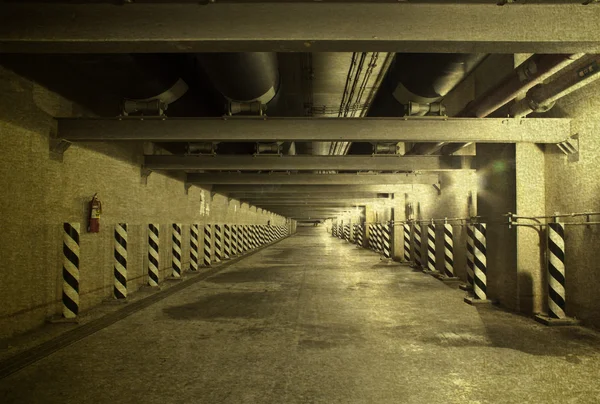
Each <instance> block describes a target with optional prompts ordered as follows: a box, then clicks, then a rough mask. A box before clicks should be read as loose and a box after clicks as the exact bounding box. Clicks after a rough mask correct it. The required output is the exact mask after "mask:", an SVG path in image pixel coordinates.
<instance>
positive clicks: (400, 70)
mask: <svg viewBox="0 0 600 404" xmlns="http://www.w3.org/2000/svg"><path fill="white" fill-rule="evenodd" d="M486 57H487V54H480V53H475V54H443V53H440V54H431V53H398V54H396V58H395V60H394V62H393V64H392V66H391V67H390V69H389V72H388V75H387V77H386V78H385V80H384V83H383V84H382V86H381V88H380V91H379V92H378V93H377V96H376V97H375V99H374V101H373V105H372V106H371V108H370V109H369V113H368V116H375V117H377V116H404V115H405V114H406V107H407V106H408V105H409V103H412V102H417V103H420V104H431V103H434V102H438V101H440V100H441V99H442V98H443V97H444V96H445V95H446V94H448V93H449V92H450V91H451V90H452V89H453V88H455V87H456V86H457V85H458V84H459V83H460V82H461V81H462V80H464V79H465V78H466V77H467V76H468V75H469V74H470V73H471V72H472V71H473V69H475V67H477V66H478V65H479V63H481V62H482V61H483V60H484V59H485V58H486ZM429 147H430V144H429V143H417V144H416V145H415V147H414V148H413V149H411V150H410V151H409V152H408V153H407V154H421V153H420V151H421V150H425V151H427V150H428V149H429Z"/></svg>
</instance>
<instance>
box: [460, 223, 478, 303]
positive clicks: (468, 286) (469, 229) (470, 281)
mask: <svg viewBox="0 0 600 404" xmlns="http://www.w3.org/2000/svg"><path fill="white" fill-rule="evenodd" d="M473 237H474V236H473V225H472V224H468V225H467V263H466V270H467V284H466V285H462V286H461V287H460V288H461V289H462V290H466V291H467V292H472V291H473V284H474V281H473V276H474V271H475V264H474V262H473V261H474V258H475V257H474V255H473V248H474V247H473V245H474V240H473Z"/></svg>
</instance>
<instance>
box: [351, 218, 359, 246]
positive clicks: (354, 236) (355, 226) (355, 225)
mask: <svg viewBox="0 0 600 404" xmlns="http://www.w3.org/2000/svg"><path fill="white" fill-rule="evenodd" d="M357 228H358V225H357V224H356V223H354V224H353V225H352V240H354V244H356V238H357V237H358V236H357V232H358V231H357Z"/></svg>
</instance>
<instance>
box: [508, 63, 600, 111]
mask: <svg viewBox="0 0 600 404" xmlns="http://www.w3.org/2000/svg"><path fill="white" fill-rule="evenodd" d="M599 73H600V55H586V56H584V57H582V58H581V59H579V60H578V61H577V63H574V64H573V65H572V66H570V67H569V68H568V69H565V70H564V72H562V73H561V74H560V75H559V77H557V78H556V79H555V80H552V81H551V82H550V83H548V84H542V85H539V86H536V87H534V88H532V89H531V90H530V91H528V92H527V94H526V96H525V98H523V99H522V100H520V101H518V102H517V103H515V104H514V105H513V106H512V107H511V108H510V115H511V116H513V117H515V118H522V117H524V116H527V115H529V114H530V113H532V112H546V111H548V110H549V109H550V108H552V107H553V106H554V104H555V103H556V101H558V100H559V99H561V98H562V97H564V96H566V95H568V94H570V93H572V92H573V91H576V90H578V89H580V88H582V87H584V86H586V85H588V84H590V83H592V82H594V81H596V80H598V79H600V74H599Z"/></svg>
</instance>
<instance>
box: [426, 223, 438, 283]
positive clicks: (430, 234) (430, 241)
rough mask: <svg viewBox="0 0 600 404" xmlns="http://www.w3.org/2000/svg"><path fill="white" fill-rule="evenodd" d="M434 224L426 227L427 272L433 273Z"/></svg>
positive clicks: (434, 269)
mask: <svg viewBox="0 0 600 404" xmlns="http://www.w3.org/2000/svg"><path fill="white" fill-rule="evenodd" d="M435 271H436V268H435V224H433V223H431V224H429V225H428V226H427V272H435Z"/></svg>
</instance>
